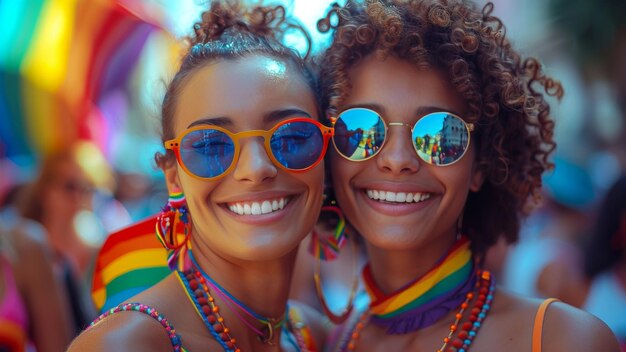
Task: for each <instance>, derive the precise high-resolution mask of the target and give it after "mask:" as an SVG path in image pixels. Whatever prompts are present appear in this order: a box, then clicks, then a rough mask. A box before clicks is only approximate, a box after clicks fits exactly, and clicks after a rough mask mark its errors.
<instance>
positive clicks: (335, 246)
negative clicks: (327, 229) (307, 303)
mask: <svg viewBox="0 0 626 352" xmlns="http://www.w3.org/2000/svg"><path fill="white" fill-rule="evenodd" d="M328 203H330V204H332V205H328V206H324V207H322V211H321V213H320V220H319V221H318V223H320V222H321V223H322V226H328V225H330V226H333V225H334V229H333V230H332V235H331V236H329V237H328V238H327V239H326V238H324V237H323V236H320V234H319V233H318V231H317V230H316V229H315V228H314V229H313V233H312V237H311V242H310V244H309V252H310V253H311V254H312V255H313V256H314V257H315V267H314V272H313V282H314V283H315V292H316V293H317V297H318V299H319V301H320V306H321V308H322V310H323V311H324V314H325V315H326V316H327V317H328V319H329V320H330V321H332V322H333V323H335V324H341V323H343V322H344V321H346V320H347V319H348V317H349V316H350V314H351V313H352V309H353V307H354V297H355V296H356V291H357V288H358V286H359V276H358V272H357V271H358V268H357V265H358V263H357V262H358V258H357V256H358V244H357V242H356V240H355V239H354V237H353V236H350V237H352V238H353V240H352V244H353V246H352V249H353V253H352V262H353V268H354V269H353V270H354V273H353V274H354V280H353V282H352V287H351V290H350V297H349V299H348V304H347V305H346V307H345V308H344V309H343V311H342V312H341V313H339V314H335V313H334V312H333V311H332V310H331V309H330V307H329V306H328V303H327V302H326V298H325V297H324V290H323V288H322V278H321V265H322V260H324V261H331V260H334V259H337V257H338V256H339V251H340V250H341V248H342V247H343V246H345V244H346V219H345V218H344V216H343V213H342V211H341V209H339V208H338V207H336V206H335V205H334V204H336V202H335V201H334V200H330V201H329V202H328ZM328 213H330V214H332V215H335V216H336V218H331V217H328V216H326V215H325V214H328ZM334 221H336V224H334V223H333V222H334Z"/></svg>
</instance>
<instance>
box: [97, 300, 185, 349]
mask: <svg viewBox="0 0 626 352" xmlns="http://www.w3.org/2000/svg"><path fill="white" fill-rule="evenodd" d="M124 311H135V312H140V313H144V314H146V315H148V316H150V317H152V318H154V319H155V320H156V321H158V322H159V323H160V324H161V326H163V328H164V329H165V332H166V333H167V336H168V337H169V338H170V342H171V343H172V348H173V351H176V352H185V349H184V348H183V345H182V341H181V338H180V335H178V334H177V333H176V330H175V329H174V326H172V324H170V322H169V321H168V320H167V318H165V317H164V316H163V315H162V314H159V312H157V311H156V309H154V308H152V307H150V306H147V305H145V304H141V303H137V302H132V303H123V304H120V305H118V306H117V307H114V308H111V309H109V310H108V311H106V312H104V313H102V314H101V315H100V316H99V317H97V318H96V319H95V320H94V321H93V322H91V324H90V325H89V326H88V327H87V329H89V328H90V327H92V326H94V325H96V324H98V323H99V322H101V321H102V320H103V319H104V318H106V317H108V316H109V315H111V314H115V313H118V312H124Z"/></svg>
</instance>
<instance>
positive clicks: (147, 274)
mask: <svg viewBox="0 0 626 352" xmlns="http://www.w3.org/2000/svg"><path fill="white" fill-rule="evenodd" d="M155 225H156V216H153V217H150V218H148V219H145V220H143V221H140V222H138V223H135V224H133V225H131V226H129V227H126V228H124V229H122V230H119V231H117V232H114V233H112V234H111V235H109V237H108V238H107V239H106V241H105V242H104V245H103V246H102V248H101V249H100V252H99V253H98V257H97V258H96V266H95V271H94V275H93V281H92V286H91V296H92V298H93V301H94V304H95V306H96V308H97V309H98V310H99V311H101V312H102V311H105V310H108V309H110V308H112V307H115V306H116V305H118V304H120V303H121V302H123V301H124V300H126V299H128V298H130V297H132V296H134V295H136V294H138V293H140V292H141V291H143V290H145V289H147V288H149V287H150V286H152V285H154V284H156V283H157V282H159V281H161V280H162V279H163V278H165V277H166V276H167V275H168V274H169V273H170V272H171V271H170V269H169V267H168V266H167V256H168V252H167V250H166V249H165V248H164V247H163V246H162V245H161V243H160V242H159V240H158V239H157V237H156V234H155Z"/></svg>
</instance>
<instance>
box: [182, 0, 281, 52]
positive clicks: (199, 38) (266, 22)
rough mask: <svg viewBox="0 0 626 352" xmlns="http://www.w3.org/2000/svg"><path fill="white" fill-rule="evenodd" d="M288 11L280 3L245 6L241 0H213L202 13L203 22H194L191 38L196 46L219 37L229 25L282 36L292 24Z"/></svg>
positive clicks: (236, 28) (241, 29)
mask: <svg viewBox="0 0 626 352" xmlns="http://www.w3.org/2000/svg"><path fill="white" fill-rule="evenodd" d="M285 13H286V11H285V8H284V7H283V6H281V5H277V6H260V5H257V6H254V7H246V6H244V5H242V4H241V2H239V1H232V0H230V1H229V0H223V1H212V2H211V7H210V8H209V10H207V11H204V12H203V13H202V17H201V22H197V23H195V24H194V27H193V29H194V36H193V37H191V38H190V42H191V45H192V46H193V45H195V44H199V43H207V42H210V41H214V40H219V38H220V37H221V36H222V34H223V33H224V32H225V31H226V30H229V29H232V30H234V31H239V32H248V33H251V34H254V35H258V36H266V37H273V38H275V39H279V37H281V36H282V35H283V34H284V32H285V30H286V29H287V28H288V27H290V25H289V24H286V20H285V17H286V14H285ZM285 24H286V26H285Z"/></svg>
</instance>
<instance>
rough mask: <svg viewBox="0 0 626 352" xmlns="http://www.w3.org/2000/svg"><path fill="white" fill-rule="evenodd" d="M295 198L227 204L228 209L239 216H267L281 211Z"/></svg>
mask: <svg viewBox="0 0 626 352" xmlns="http://www.w3.org/2000/svg"><path fill="white" fill-rule="evenodd" d="M292 198H293V197H279V198H273V199H264V200H256V201H242V202H232V203H226V208H227V209H228V210H230V211H231V212H233V213H235V214H237V215H265V214H271V213H274V212H277V211H280V210H282V209H284V208H285V206H286V205H287V204H288V203H289V202H290V201H291V200H292Z"/></svg>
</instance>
